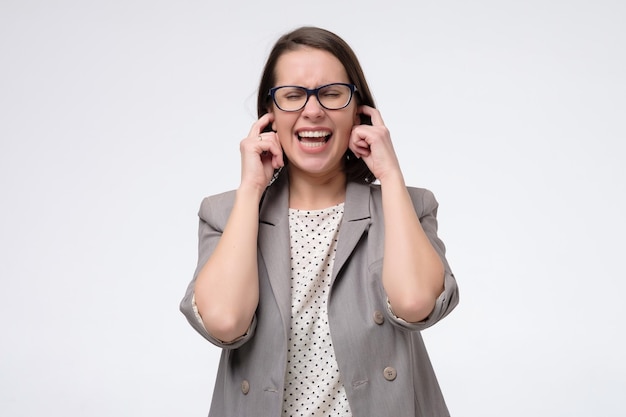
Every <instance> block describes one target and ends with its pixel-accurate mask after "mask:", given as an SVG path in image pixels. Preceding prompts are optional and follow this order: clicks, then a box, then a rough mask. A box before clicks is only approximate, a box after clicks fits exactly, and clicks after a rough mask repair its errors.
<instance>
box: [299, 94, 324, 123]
mask: <svg viewBox="0 0 626 417" xmlns="http://www.w3.org/2000/svg"><path fill="white" fill-rule="evenodd" d="M302 115H303V116H304V117H308V118H312V119H315V118H319V117H321V116H323V115H324V108H323V107H322V105H321V104H320V102H319V100H318V99H317V97H316V96H315V94H311V95H310V96H309V99H308V100H307V102H306V103H305V105H304V108H303V109H302Z"/></svg>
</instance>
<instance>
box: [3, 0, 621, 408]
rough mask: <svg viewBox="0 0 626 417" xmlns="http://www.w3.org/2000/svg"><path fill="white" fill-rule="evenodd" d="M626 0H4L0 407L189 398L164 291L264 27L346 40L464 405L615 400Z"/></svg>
mask: <svg viewBox="0 0 626 417" xmlns="http://www.w3.org/2000/svg"><path fill="white" fill-rule="evenodd" d="M625 18H626V3H624V2H622V1H607V0H604V1H551V0H543V1H539V0H531V1H525V2H522V1H518V2H514V1H495V0H494V1H488V0H477V1H460V0H455V1H446V0H440V1H406V2H380V1H365V0H364V1H360V2H338V1H328V0H319V1H316V2H293V1H277V0H268V1H264V2H252V1H249V2H244V1H241V0H231V1H228V2H226V1H223V2H219V3H215V2H210V1H191V0H182V1H159V0H157V1H154V0H153V1H147V0H144V1H142V0H125V1H121V0H110V1H78V0H73V1H70V0H68V1H63V0H59V1H54V2H50V1H42V0H32V1H29V0H22V1H18V0H1V1H0V195H1V198H2V203H1V205H0V332H1V333H0V340H1V342H0V415H2V416H6V417H9V416H11V417H13V416H15V417H17V416H20V417H21V416H24V417H31V416H35V415H50V416H63V417H70V416H76V417H78V416H80V417H83V416H94V417H99V416H102V417H104V416H107V417H108V416H151V417H156V416H204V415H206V414H207V412H208V407H209V403H210V398H211V392H212V387H213V381H214V377H215V371H216V367H217V361H218V357H219V349H217V348H216V347H214V346H212V345H210V344H209V343H208V342H206V341H204V340H203V339H202V338H201V337H200V336H199V335H197V334H195V333H194V332H193V330H192V329H191V327H190V326H189V325H188V324H187V323H186V320H185V319H184V317H183V316H182V315H181V314H180V313H179V312H178V303H179V301H180V299H181V298H182V296H183V294H184V291H185V288H186V286H187V284H188V282H189V280H190V279H191V277H192V273H193V270H194V268H195V263H196V245H197V235H196V233H197V222H198V219H197V216H196V214H197V210H198V208H199V204H200V201H201V199H202V197H204V196H206V195H210V194H214V193H218V192H221V191H225V190H228V189H232V188H236V187H237V185H238V181H239V173H240V167H239V141H240V140H241V139H243V138H244V137H245V136H246V135H247V133H248V131H249V129H250V126H251V124H252V123H253V122H254V120H255V114H256V112H255V95H256V88H257V83H258V81H259V77H260V73H261V69H262V66H263V63H264V59H265V58H266V55H267V53H268V52H269V50H270V48H271V46H272V44H273V43H274V41H275V40H276V39H277V38H278V36H279V35H281V34H282V33H284V32H286V31H288V30H291V29H293V28H295V27H297V26H300V25H305V24H307V25H308V24H310V25H317V26H322V27H325V28H327V29H330V30H332V31H334V32H336V33H337V34H339V35H340V36H342V37H343V38H344V39H345V40H346V41H348V43H350V44H351V45H352V46H353V48H354V50H355V51H356V53H357V55H358V56H359V57H360V59H361V63H362V65H363V67H364V70H365V73H366V76H367V77H368V80H369V83H370V87H371V88H372V91H373V93H374V96H375V99H376V102H377V105H378V108H379V109H380V111H381V112H382V116H383V118H384V120H385V122H386V124H387V126H388V128H389V129H390V131H391V134H392V138H393V140H394V145H395V147H396V151H397V153H398V155H399V158H400V163H401V165H402V167H403V171H404V175H405V179H406V181H407V183H409V184H411V185H415V186H420V187H426V188H429V189H431V190H432V191H433V192H434V193H435V195H436V196H437V198H438V200H439V202H440V210H439V220H440V236H441V237H442V239H443V240H444V242H445V243H446V245H447V247H448V260H449V261H450V264H451V265H452V268H453V270H454V272H455V274H456V276H457V279H458V283H459V286H460V290H461V304H460V305H459V307H458V309H457V310H456V311H454V312H453V314H452V315H450V316H449V317H448V318H446V319H445V320H444V321H442V322H441V323H439V324H438V325H437V326H435V327H434V328H432V329H429V330H427V331H425V332H424V337H425V340H426V343H427V346H428V349H429V352H430V354H431V357H432V360H433V364H434V366H435V369H436V371H437V374H438V377H439V380H440V384H441V386H442V389H443V391H444V395H445V396H446V399H447V402H448V405H449V408H450V411H451V412H452V414H453V416H457V417H496V416H497V417H500V416H508V417H526V416H530V415H532V416H537V417H538V416H546V417H555V416H567V417H578V416H589V417H596V416H603V417H610V416H622V415H623V413H624V411H623V401H622V396H623V394H624V392H626V361H625V360H624V352H625V351H626V342H625V341H624V324H623V322H624V318H625V307H624V299H623V297H624V294H625V293H626V284H625V283H624V278H625V274H624V268H623V265H622V260H623V259H624V249H626V247H625V245H624V236H625V235H626V222H625V220H624V213H625V212H626V202H625V190H626V172H625V169H624V141H625V140H626V122H625V118H624V115H625V114H626V75H625V74H626V56H625V55H626V25H625V24H624V21H625V20H624V19H625Z"/></svg>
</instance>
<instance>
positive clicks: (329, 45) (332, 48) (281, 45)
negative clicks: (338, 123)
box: [257, 26, 376, 183]
mask: <svg viewBox="0 0 626 417" xmlns="http://www.w3.org/2000/svg"><path fill="white" fill-rule="evenodd" d="M302 47H310V48H315V49H320V50H323V51H327V52H330V53H331V54H332V55H334V56H335V57H336V58H337V59H338V60H339V62H341V64H342V65H343V67H344V68H345V70H346V73H347V74H348V79H349V80H350V83H352V84H354V85H355V86H356V88H357V92H356V94H355V97H354V98H355V99H356V100H357V104H359V105H368V106H371V107H375V105H374V98H373V97H372V94H371V93H370V89H369V86H368V85H367V81H366V80H365V75H364V74H363V69H362V68H361V64H360V63H359V60H358V59H357V57H356V54H355V53H354V51H353V50H352V48H350V46H349V45H348V44H347V43H346V42H345V41H344V40H343V39H341V38H340V37H339V36H337V35H335V34H334V33H332V32H330V31H328V30H325V29H321V28H317V27H311V26H305V27H301V28H298V29H296V30H294V31H292V32H289V33H287V34H285V35H283V36H281V37H280V38H279V39H278V41H276V44H274V47H273V48H272V51H271V52H270V54H269V56H268V58H267V62H266V63H265V68H264V69H263V74H262V76H261V82H260V84H259V92H258V97H257V113H258V116H259V117H261V116H263V115H264V114H265V113H267V112H268V110H269V107H270V100H271V98H270V96H269V95H268V92H269V90H270V88H272V87H275V85H274V84H275V83H276V72H275V69H276V63H277V61H278V58H280V57H281V56H282V55H283V54H284V53H286V52H291V51H295V50H298V49H299V48H302ZM344 171H345V173H346V177H347V179H348V181H356V182H361V183H370V182H372V181H374V180H375V179H376V177H375V176H374V174H373V173H372V172H371V171H370V170H369V168H368V167H367V165H366V164H365V162H364V161H363V159H360V158H357V157H355V156H354V154H353V153H352V151H351V150H350V149H348V150H347V152H346V155H345V162H344Z"/></svg>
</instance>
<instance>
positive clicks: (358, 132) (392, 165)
mask: <svg viewBox="0 0 626 417" xmlns="http://www.w3.org/2000/svg"><path fill="white" fill-rule="evenodd" d="M358 113H360V114H364V115H366V116H369V117H370V118H371V120H372V125H371V126H370V125H355V126H354V127H353V128H352V134H351V136H350V144H349V147H350V150H352V152H353V153H354V155H355V156H356V157H357V158H363V160H364V161H365V163H366V164H367V167H368V168H369V169H370V171H372V173H373V174H374V176H376V178H378V179H379V180H380V181H381V183H382V182H383V181H384V180H385V178H386V177H387V176H389V175H393V174H400V175H401V171H400V164H399V163H398V158H397V156H396V152H395V150H394V149H393V144H392V143H391V136H390V134H389V130H387V127H386V126H385V123H384V122H383V118H382V117H381V115H380V112H379V111H378V110H376V109H375V108H373V107H370V106H360V107H359V109H358Z"/></svg>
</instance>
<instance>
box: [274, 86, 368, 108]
mask: <svg viewBox="0 0 626 417" xmlns="http://www.w3.org/2000/svg"><path fill="white" fill-rule="evenodd" d="M355 91H356V86H355V85H354V84H346V83H332V84H326V85H323V86H321V87H317V88H314V89H312V90H309V89H308V88H305V87H299V86H296V85H283V86H280V87H274V88H270V91H269V93H268V95H270V96H272V100H274V104H276V107H278V108H279V109H280V110H282V111H299V110H302V109H303V108H304V106H306V103H307V102H308V101H309V98H310V97H311V96H313V95H314V96H315V97H316V98H317V101H318V102H319V103H320V105H321V106H322V107H324V108H325V109H327V110H339V109H343V108H344V107H347V106H348V104H350V101H351V100H352V96H353V95H354V92H355Z"/></svg>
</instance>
